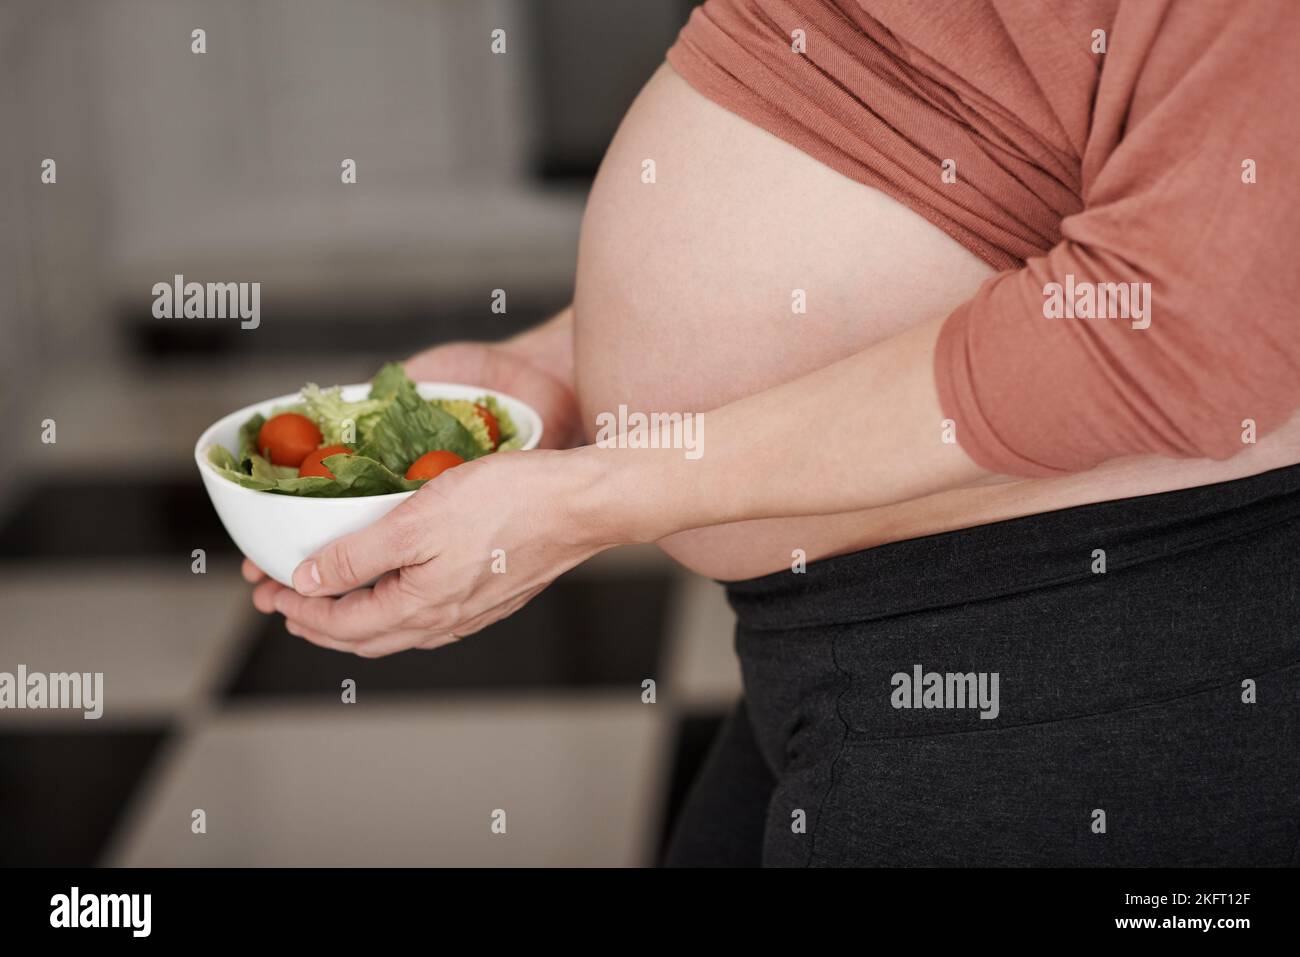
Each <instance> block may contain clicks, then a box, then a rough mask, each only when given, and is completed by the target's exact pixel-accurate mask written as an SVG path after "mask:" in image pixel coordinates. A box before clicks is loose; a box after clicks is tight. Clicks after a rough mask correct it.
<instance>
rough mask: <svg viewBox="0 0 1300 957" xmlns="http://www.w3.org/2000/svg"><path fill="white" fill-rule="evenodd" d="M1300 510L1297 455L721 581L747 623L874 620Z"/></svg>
mask: <svg viewBox="0 0 1300 957" xmlns="http://www.w3.org/2000/svg"><path fill="white" fill-rule="evenodd" d="M1297 518H1300V465H1292V466H1287V467H1285V468H1279V469H1273V470H1272V471H1268V472H1263V473H1261V474H1259V475H1253V476H1249V477H1247V478H1242V479H1234V480H1232V481H1228V482H1219V483H1216V484H1214V485H1203V486H1199V487H1197V488H1191V489H1182V490H1178V491H1172V492H1159V493H1156V494H1153V495H1141V496H1137V497H1135V498H1126V499H1117V500H1115V501H1110V502H1098V503H1095V504H1091V505H1080V506H1076V507H1073V508H1067V509H1061V510H1059V511H1054V512H1043V513H1040V514H1037V515H1028V516H1024V517H1022V518H1014V519H1009V520H1007V521H1002V522H994V523H992V524H988V525H979V526H975V527H973V528H964V529H958V530H956V531H951V532H942V533H940V534H937V535H927V536H924V537H922V538H914V539H908V540H905V541H900V542H893V543H890V544H887V545H879V546H876V547H874V548H868V549H864V550H862V551H858V552H852V553H849V554H846V555H839V556H836V557H833V558H827V559H823V560H821V561H816V562H812V563H810V564H809V565H808V566H807V569H806V571H804V572H799V573H796V572H793V571H779V572H773V573H772V574H770V575H764V576H761V577H759V578H750V579H746V580H744V581H737V582H724V583H723V584H724V586H725V587H726V592H727V599H728V601H729V602H730V603H731V606H732V608H733V609H734V610H735V612H736V615H737V617H738V619H739V622H740V624H741V625H742V627H744V628H746V629H748V630H751V631H762V630H780V629H787V628H803V627H814V628H815V627H824V626H829V625H836V624H847V623H852V622H863V621H871V620H874V619H878V618H886V617H889V616H892V615H900V614H906V613H909V612H914V611H925V610H931V609H937V608H943V607H947V606H952V605H962V604H966V603H968V602H974V601H981V600H985V599H990V598H996V597H1000V596H1004V595H1010V594H1015V593H1017V592H1022V591H1029V590H1033V589H1036V588H1042V587H1048V586H1052V585H1059V584H1065V583H1068V582H1071V581H1076V580H1085V579H1088V578H1089V577H1090V576H1091V575H1093V574H1094V564H1095V562H1096V561H1097V558H1098V556H1097V555H1096V554H1095V552H1096V550H1098V549H1100V550H1102V551H1104V553H1105V555H1104V561H1105V567H1106V570H1107V571H1108V572H1110V571H1115V570H1119V569H1122V568H1125V567H1130V566H1133V565H1137V564H1141V563H1143V562H1150V561H1156V560H1159V559H1162V558H1166V557H1169V556H1172V555H1177V554H1180V553H1182V552H1186V551H1189V550H1192V549H1196V548H1200V547H1203V546H1206V545H1210V544H1212V543H1214V542H1216V541H1221V540H1224V539H1227V538H1232V537H1235V536H1239V535H1246V534H1250V533H1251V532H1252V531H1256V530H1258V529H1262V528H1266V527H1268V526H1271V525H1275V524H1278V523H1281V522H1287V521H1293V520H1295V519H1297Z"/></svg>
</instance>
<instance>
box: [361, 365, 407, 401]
mask: <svg viewBox="0 0 1300 957" xmlns="http://www.w3.org/2000/svg"><path fill="white" fill-rule="evenodd" d="M407 386H410V387H411V389H414V388H415V383H414V382H412V381H411V380H410V379H408V378H407V377H406V369H405V368H403V366H402V364H401V363H400V362H389V363H387V364H385V365H384V367H383V368H382V369H380V370H379V371H378V372H376V373H375V377H374V379H372V380H371V382H370V398H371V399H391V398H393V397H394V396H396V395H397V393H399V392H401V391H402V390H403V389H405V388H406V387H407Z"/></svg>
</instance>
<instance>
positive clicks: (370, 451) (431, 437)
mask: <svg viewBox="0 0 1300 957" xmlns="http://www.w3.org/2000/svg"><path fill="white" fill-rule="evenodd" d="M403 381H404V383H405V384H404V385H403V386H402V387H400V388H399V389H398V391H397V393H396V394H395V395H394V396H393V398H392V400H391V402H389V405H388V407H387V408H386V409H384V411H383V414H382V415H380V416H379V418H378V419H377V420H376V421H375V423H374V425H373V426H371V428H370V432H369V434H368V435H367V436H366V439H365V442H364V443H363V444H362V446H361V448H360V449H359V450H358V452H359V453H360V454H361V455H363V456H366V457H367V458H372V459H376V460H377V461H380V462H382V463H383V464H384V466H385V467H386V468H388V469H389V470H390V471H392V472H396V473H397V474H399V475H404V474H405V473H406V470H407V469H408V468H410V467H411V463H412V462H414V461H415V460H416V459H418V458H419V457H420V456H421V455H423V454H424V453H425V452H431V451H433V450H435V449H444V450H446V451H448V452H455V453H456V454H457V455H459V456H460V457H461V458H462V459H464V460H465V461H466V462H468V461H469V460H470V459H476V458H478V457H479V456H480V455H482V454H483V453H484V449H482V448H481V447H480V446H479V444H478V443H477V442H476V441H474V436H472V435H470V433H469V431H468V430H467V429H466V428H465V426H463V425H461V424H460V422H459V421H457V419H456V417H455V416H454V415H451V414H450V413H448V412H444V411H443V410H442V409H439V408H438V407H437V406H434V405H431V404H430V403H428V402H425V401H424V400H423V399H421V398H420V396H419V393H417V392H416V391H415V384H414V383H413V382H411V381H410V380H409V379H404V380H403Z"/></svg>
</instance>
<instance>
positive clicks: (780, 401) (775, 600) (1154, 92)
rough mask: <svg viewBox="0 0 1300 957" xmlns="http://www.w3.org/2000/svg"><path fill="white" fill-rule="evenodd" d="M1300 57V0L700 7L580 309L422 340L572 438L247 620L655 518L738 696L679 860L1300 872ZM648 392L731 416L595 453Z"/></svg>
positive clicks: (607, 197) (468, 588)
mask: <svg viewBox="0 0 1300 957" xmlns="http://www.w3.org/2000/svg"><path fill="white" fill-rule="evenodd" d="M1297 36H1300V8H1297V7H1296V6H1295V5H1294V4H1290V3H1288V2H1285V0H1278V2H1271V0H1252V2H1251V3H1248V4H1238V5H1227V4H1224V5H1219V4H1215V3H1209V2H1205V3H1190V2H1163V0H1081V2H1077V3H1072V4H1045V3H1032V2H1015V0H969V2H963V3H946V4H941V5H922V4H914V3H908V2H904V0H709V2H708V3H705V4H704V5H703V7H701V8H698V9H697V10H696V11H695V12H694V14H693V15H692V17H691V19H690V22H689V23H688V24H687V26H686V27H685V28H684V29H683V31H682V34H681V36H680V37H679V39H678V42H677V44H676V45H675V46H674V47H673V48H672V49H671V50H670V51H669V54H668V62H667V63H666V64H665V65H664V66H662V67H661V68H660V69H659V71H658V72H657V73H656V74H655V75H654V76H653V77H652V78H651V80H650V82H649V83H648V84H647V85H646V87H645V89H644V90H643V91H642V93H641V95H640V96H639V97H638V98H637V100H636V102H635V104H634V105H633V107H632V108H631V110H630V111H629V113H628V115H627V117H626V119H625V120H624V122H623V124H622V127H621V128H620V130H619V132H618V134H617V136H616V137H615V139H614V141H613V143H612V144H611V146H610V148H609V152H608V154H607V155H606V157H605V161H604V163H603V165H602V167H601V171H600V174H599V176H598V178H597V180H596V183H595V185H594V188H593V190H592V194H591V198H590V202H589V205H588V208H587V213H586V217H585V220H584V224H583V230H582V239H581V244H580V249H579V259H578V273H577V287H576V295H575V299H574V304H573V306H572V308H571V309H568V310H565V311H564V312H563V313H562V314H561V315H559V316H557V317H556V318H554V319H553V320H551V321H550V322H548V323H546V324H545V325H543V326H541V327H539V328H537V329H535V330H533V331H531V332H529V333H527V334H525V335H523V336H520V337H518V338H517V339H514V340H512V341H510V342H507V343H504V344H501V345H484V344H473V343H456V344H451V345H445V346H441V347H438V348H435V349H432V350H430V351H428V352H425V353H423V354H421V355H419V356H416V357H415V358H414V359H412V360H410V362H409V363H408V371H409V373H410V374H411V375H412V376H413V377H415V378H417V379H453V380H462V381H472V382H481V383H483V384H484V385H487V386H491V387H495V388H498V389H501V390H503V391H506V392H510V393H514V394H516V395H518V396H520V397H521V398H523V399H525V400H527V401H529V402H531V403H532V404H533V405H534V406H536V407H537V408H538V409H539V410H540V411H542V412H543V414H544V416H545V418H546V427H547V436H548V438H549V439H550V442H551V444H552V445H553V446H555V447H554V448H552V449H551V450H545V451H533V452H526V453H509V454H505V455H494V456H489V457H487V458H484V459H481V460H477V461H474V462H471V463H469V464H467V465H464V466H462V467H459V468H456V469H454V470H452V471H449V472H447V473H446V474H445V475H443V476H442V477H440V478H439V479H438V480H437V481H435V482H431V483H429V484H428V485H427V486H426V487H424V488H423V489H421V491H420V492H419V493H418V494H416V495H415V496H413V497H412V498H411V499H410V500H409V501H408V502H406V503H405V504H404V505H403V506H401V507H400V508H398V509H396V510H395V511H393V512H392V513H391V514H390V515H389V516H388V517H387V518H386V519H385V520H383V521H381V522H380V523H379V524H377V525H376V526H374V527H372V528H370V529H367V530H366V531H364V532H361V533H358V534H356V535H353V536H351V537H349V538H346V539H343V540H341V541H339V542H338V543H336V544H334V545H332V546H330V547H328V548H326V549H325V550H323V551H322V552H321V553H320V554H318V555H316V556H314V557H313V558H312V559H310V560H308V561H307V562H305V563H304V564H303V565H302V566H301V567H300V568H299V569H298V570H297V572H296V573H295V576H294V583H295V588H294V589H286V588H283V587H281V586H279V585H277V584H275V583H274V582H271V581H268V580H262V579H261V576H260V575H259V573H258V572H257V570H256V569H254V568H252V567H251V566H250V567H247V568H246V574H247V576H248V577H249V579H250V580H251V581H254V582H257V583H258V584H257V587H256V589H255V592H254V601H255V603H256V604H257V606H258V607H259V609H261V610H262V611H265V612H272V611H278V612H280V613H282V614H283V615H284V616H285V618H286V620H287V623H288V628H289V630H290V631H291V632H293V633H294V634H296V635H300V636H302V637H303V638H305V639H307V640H309V641H312V642H315V643H316V644H319V645H323V646H325V647H328V648H335V649H339V650H344V651H352V652H355V653H357V654H361V655H366V656H375V655H385V654H391V653H393V652H397V651H401V650H404V649H407V648H414V647H420V648H430V647H436V646H438V645H440V644H444V643H446V642H448V641H453V640H456V639H457V638H463V637H465V636H467V635H470V634H472V633H474V632H475V631H477V630H479V629H481V628H483V627H484V626H486V625H488V624H490V623H491V622H493V621H495V620H498V619H500V618H502V617H503V616H505V615H509V614H510V613H512V612H513V611H514V610H516V609H517V608H519V607H520V606H521V605H523V604H524V603H525V602H527V601H528V600H529V599H530V598H531V597H532V596H533V595H535V594H537V592H538V591H540V590H541V589H543V588H544V587H546V585H547V584H548V583H549V582H551V581H552V580H554V579H555V578H556V577H557V576H558V575H560V574H561V573H562V572H564V571H566V570H567V569H569V568H572V567H573V566H574V565H576V564H578V563H580V562H582V561H583V560H585V559H586V558H588V557H590V556H591V555H593V554H595V553H597V552H599V551H601V550H603V549H605V548H608V547H611V546H614V545H618V544H620V543H629V542H656V543H658V544H659V546H660V547H662V548H663V550H664V551H665V552H667V553H668V554H669V555H671V556H672V557H673V558H674V559H676V560H677V561H679V562H681V563H682V564H683V565H685V566H686V567H687V568H690V569H692V570H693V571H695V572H697V573H699V574H701V575H705V576H709V577H712V578H716V579H720V580H722V581H724V582H725V583H726V586H727V593H728V597H729V600H730V602H731V604H732V606H733V608H734V609H735V611H736V613H737V617H738V625H737V634H736V647H737V650H738V652H739V655H740V659H741V665H742V672H743V677H744V683H745V698H744V700H743V701H742V703H741V704H740V705H739V706H738V708H737V709H736V711H735V713H734V714H733V715H732V716H731V717H730V719H729V720H728V722H727V723H726V726H725V727H724V729H723V732H722V733H721V735H720V737H719V740H718V741H717V742H716V743H715V744H714V747H713V750H712V753H711V755H710V757H709V760H708V762H707V764H706V767H705V769H704V771H703V772H702V775H701V778H700V780H699V781H697V782H696V784H695V787H694V789H693V792H692V795H691V798H690V800H689V802H688V805H687V807H686V809H685V811H684V813H683V815H682V819H681V821H680V823H679V826H678V832H677V834H676V835H675V837H674V839H673V842H672V847H671V850H670V854H669V861H670V863H676V864H733V865H747V864H760V863H762V864H776V865H795V866H806V865H843V864H1003V865H1052V864H1055V865H1092V864H1096V865H1199V864H1223V865H1285V864H1295V863H1297V862H1300V857H1298V856H1297V853H1298V850H1300V846H1298V845H1300V591H1298V590H1297V585H1296V583H1297V582H1298V581H1300V547H1297V546H1298V539H1297V534H1298V533H1300V467H1298V466H1296V463H1297V462H1300V417H1296V418H1293V417H1292V416H1293V413H1294V412H1295V410H1296V408H1297V407H1298V406H1300V332H1298V330H1297V329H1296V326H1295V323H1296V321H1297V320H1296V318H1295V314H1294V310H1295V303H1296V302H1297V301H1300V268H1298V267H1297V265H1296V262H1295V252H1296V250H1295V245H1296V241H1297V239H1298V238H1300V161H1298V160H1297V157H1300V128H1298V126H1297V124H1296V123H1295V121H1294V118H1293V117H1292V116H1289V115H1288V113H1287V110H1286V108H1284V107H1283V104H1289V103H1293V102H1295V101H1296V100H1297V99H1300V69H1298V64H1300V57H1297V50H1296V43H1297V40H1296V38H1297ZM621 408H622V411H623V414H624V417H623V418H622V419H620V418H619V416H620V409H621ZM635 412H643V413H665V414H672V413H680V414H683V415H685V416H688V417H690V416H693V415H696V414H702V419H691V418H688V419H687V421H691V422H692V424H693V426H694V428H695V431H694V432H693V433H689V434H690V435H691V436H692V437H693V441H692V442H691V443H690V447H689V448H683V447H682V445H683V444H684V443H683V436H684V435H685V434H687V433H684V432H683V430H681V429H676V430H674V428H673V427H672V426H671V425H663V426H662V428H661V429H660V430H658V431H653V432H652V434H651V435H649V436H647V435H646V434H645V433H637V432H636V431H635V430H632V432H631V434H629V433H624V434H623V435H622V436H621V437H615V438H614V439H613V440H610V438H611V437H610V436H609V435H608V434H606V433H604V432H602V431H601V430H600V427H601V424H602V423H604V422H606V421H607V420H608V419H609V418H610V417H613V418H615V419H616V420H618V421H635V420H629V419H626V416H627V415H628V414H630V413H635ZM703 425H707V428H704V427H703ZM651 439H652V440H653V441H651ZM674 446H675V447H674ZM483 503H491V507H484V504H483ZM494 549H505V551H506V554H507V556H508V565H507V567H508V572H507V573H506V574H503V575H501V574H492V572H491V567H490V565H491V556H492V553H493V550H494ZM376 576H382V577H380V578H379V581H378V582H377V583H376V584H375V585H374V586H373V587H372V588H363V589H360V590H357V591H352V592H350V593H349V590H350V589H353V588H355V587H356V586H358V585H360V584H363V583H365V582H367V581H370V580H371V579H373V578H375V577H376ZM345 593H346V594H345ZM339 595H342V596H344V597H334V596H339Z"/></svg>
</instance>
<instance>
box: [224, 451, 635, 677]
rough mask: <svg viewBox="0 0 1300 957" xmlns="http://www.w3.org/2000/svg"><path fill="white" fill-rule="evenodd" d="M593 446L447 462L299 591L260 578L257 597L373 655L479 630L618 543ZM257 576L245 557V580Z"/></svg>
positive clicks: (332, 641) (291, 621) (310, 633)
mask: <svg viewBox="0 0 1300 957" xmlns="http://www.w3.org/2000/svg"><path fill="white" fill-rule="evenodd" d="M583 453H584V450H581V449H579V450H573V451H540V450H532V451H528V452H504V453H498V454H495V455H489V456H485V457H483V458H480V459H475V460H474V461H472V462H467V463H466V464H464V465H459V466H457V467H456V468H454V469H449V470H448V471H446V472H444V473H443V474H442V475H440V476H438V478H436V479H433V480H432V481H430V482H428V483H426V484H425V485H424V486H423V487H422V488H421V489H420V490H419V491H418V492H416V493H415V494H414V495H412V496H411V497H410V498H409V499H407V500H406V501H405V502H403V503H402V504H401V505H399V506H398V507H397V508H395V509H393V511H391V512H389V513H388V514H387V515H386V516H384V518H382V519H380V520H379V521H378V522H376V523H375V524H374V525H371V526H370V527H368V528H366V529H363V530H362V531H360V532H356V533H354V534H352V535H348V536H346V537H344V538H341V539H339V540H338V541H336V542H333V543H331V544H330V545H328V546H326V547H325V548H324V549H322V550H321V551H320V552H318V553H317V554H316V555H313V556H312V557H311V558H309V559H308V560H307V561H305V562H303V563H302V564H301V565H299V566H298V568H297V569H296V570H295V571H294V575H293V583H294V588H293V589H290V588H285V587H284V586H282V585H279V584H277V583H276V582H274V581H270V580H262V581H261V582H260V584H258V585H257V587H256V588H255V589H254V592H253V604H254V605H256V606H257V608H258V610H259V611H262V612H266V613H268V614H269V613H271V612H279V613H281V614H283V615H284V616H285V620H286V624H285V627H286V628H287V629H288V630H289V632H290V633H291V634H294V635H298V636H299V637H302V638H305V639H307V640H308V641H310V642H312V643H313V644H317V645H320V646H322V647H324V648H332V649H335V650H337V651H350V652H353V653H355V654H358V655H360V656H362V657H366V658H373V657H379V656H381V655H389V654H392V653H394V652H397V651H403V650H406V649H408V648H436V647H438V646H439V645H444V644H447V643H449V642H452V641H455V640H456V639H458V638H464V637H466V636H467V635H472V634H473V633H474V632H476V631H479V630H480V629H482V628H485V627H486V626H488V625H490V624H492V623H493V622H494V621H497V620H499V619H501V618H504V617H506V616H507V615H510V614H513V613H514V612H515V611H517V610H518V609H519V608H521V607H522V606H523V605H524V604H526V603H527V602H528V601H529V600H530V599H532V598H533V596H534V595H536V594H537V593H538V592H540V591H541V590H542V589H543V588H545V587H546V586H547V585H549V584H550V583H551V582H552V581H553V580H554V579H555V578H556V577H557V576H559V575H561V574H562V573H564V572H565V571H568V570H569V569H570V568H572V567H573V566H575V565H577V564H578V563H580V562H582V561H584V560H585V559H587V558H589V557H591V556H592V555H594V554H596V553H597V552H600V551H602V550H604V549H605V548H607V547H609V546H610V545H614V544H617V543H618V541H617V539H618V538H619V534H618V533H616V532H613V531H612V530H611V527H610V526H608V525H607V524H606V522H605V518H604V516H607V515H611V514H615V513H616V512H615V511H611V509H610V508H609V505H610V504H611V503H609V502H606V501H603V499H605V497H606V494H605V493H604V492H603V491H602V488H601V485H602V483H601V480H600V479H601V476H600V474H599V471H598V468H597V466H598V465H599V463H598V462H597V461H593V460H592V459H591V458H590V456H586V455H584V454H583ZM258 575H259V573H258V572H257V569H255V568H254V567H253V566H252V565H251V564H249V563H247V562H245V577H248V578H249V579H250V580H256V579H257V577H258ZM376 579H377V580H376ZM372 581H373V582H374V584H373V585H371V586H370V587H360V586H364V585H366V584H367V583H369V582H372ZM353 589H356V590H353ZM339 595H341V596H342V597H334V596H339Z"/></svg>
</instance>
